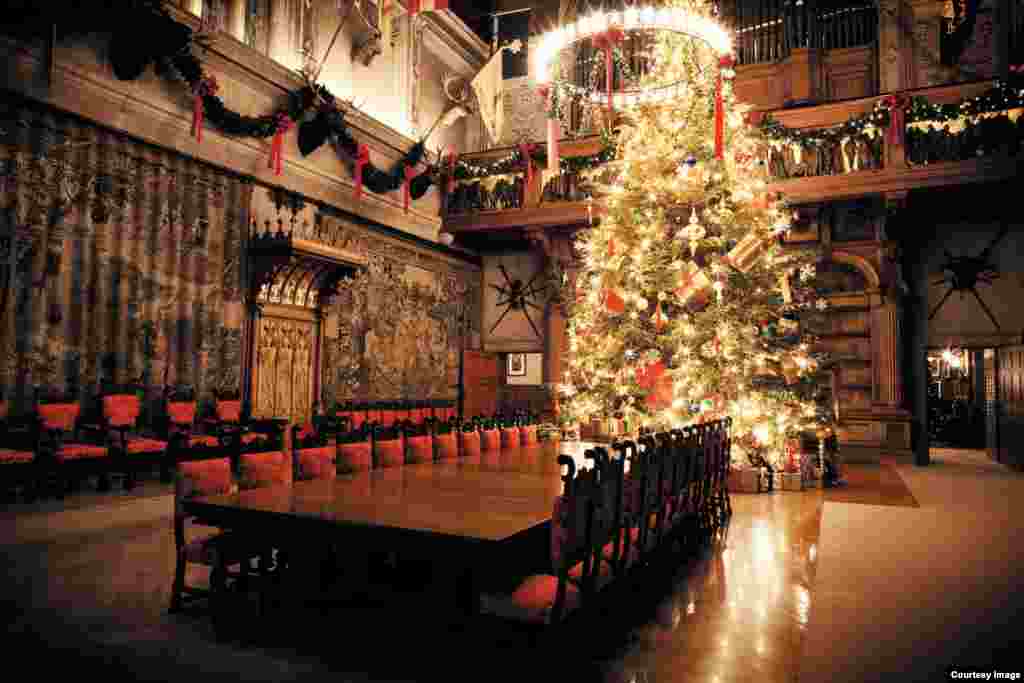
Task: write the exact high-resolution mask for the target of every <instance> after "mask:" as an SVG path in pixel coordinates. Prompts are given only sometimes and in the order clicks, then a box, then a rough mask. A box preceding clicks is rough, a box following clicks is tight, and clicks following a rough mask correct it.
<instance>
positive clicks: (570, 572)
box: [481, 455, 594, 624]
mask: <svg viewBox="0 0 1024 683" xmlns="http://www.w3.org/2000/svg"><path fill="white" fill-rule="evenodd" d="M558 462H559V464H561V465H562V466H564V467H566V468H567V470H568V472H567V474H566V475H564V476H563V478H562V479H563V481H564V482H565V483H564V490H563V493H562V495H560V496H558V497H557V498H556V499H555V502H554V506H553V510H552V513H551V560H552V572H553V573H551V574H533V575H531V576H528V577H526V578H525V579H523V580H522V582H520V583H519V585H518V587H517V588H516V589H515V590H514V591H513V592H512V594H511V595H484V596H483V598H482V600H481V607H482V609H483V611H484V612H487V613H490V614H494V615H496V616H499V617H503V618H509V619H515V620H520V621H526V622H530V623H534V624H555V623H558V622H560V621H562V620H563V618H564V617H566V616H567V615H568V614H570V613H572V612H574V611H575V610H577V609H578V608H580V607H581V606H582V605H583V596H584V591H583V589H581V588H580V587H578V586H579V583H580V582H581V581H582V583H583V584H586V583H588V582H589V574H590V572H591V571H593V569H592V567H591V565H592V561H593V552H592V551H593V548H592V545H591V541H592V537H591V536H590V534H589V531H590V529H591V521H592V515H593V510H594V506H593V504H592V499H593V476H594V475H593V473H592V472H588V471H586V470H584V471H581V472H579V473H577V471H576V466H575V463H574V461H573V460H572V458H570V457H568V456H565V455H560V456H558ZM574 575H575V576H576V577H578V580H574Z"/></svg>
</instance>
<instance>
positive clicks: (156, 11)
mask: <svg viewBox="0 0 1024 683" xmlns="http://www.w3.org/2000/svg"><path fill="white" fill-rule="evenodd" d="M82 4H83V3H78V2H71V1H70V0H57V1H55V2H51V3H46V4H45V5H44V6H42V7H39V8H33V9H32V12H31V13H30V14H29V15H28V16H27V17H26V21H25V22H24V25H23V26H22V27H21V30H20V31H18V32H16V34H17V35H24V36H26V37H27V36H28V35H29V34H31V35H33V36H36V37H39V35H48V34H49V27H50V26H51V25H52V24H53V23H54V22H56V24H57V25H58V26H60V27H61V32H60V35H61V36H68V35H81V34H88V33H93V32H104V31H110V30H111V27H113V35H112V37H111V41H110V61H111V64H112V66H113V69H114V74H115V76H117V78H118V79H120V80H124V81H132V80H135V79H137V78H139V77H140V76H142V74H143V73H144V72H145V70H146V68H147V67H148V66H149V65H150V64H155V65H156V69H157V72H158V73H163V74H164V75H165V76H178V77H180V78H181V79H182V80H184V81H185V82H186V83H188V85H189V86H190V88H191V89H192V92H193V93H197V94H199V96H201V97H202V106H203V118H204V119H205V120H206V121H208V122H209V123H210V124H212V125H214V126H216V127H217V128H219V129H220V130H221V131H223V132H224V133H226V134H228V135H233V136H238V137H252V138H264V139H265V138H269V137H273V136H274V135H275V134H276V133H278V131H279V130H286V129H287V128H288V127H289V126H290V125H291V123H293V122H294V123H297V124H299V136H298V137H299V149H300V152H301V153H302V155H303V156H306V155H308V154H310V153H312V152H313V150H315V149H317V148H318V147H320V145H322V144H323V143H324V142H327V141H328V140H332V141H333V142H334V143H335V145H336V147H337V148H338V149H339V150H340V151H341V152H343V153H344V154H346V155H348V156H349V157H350V158H351V159H352V161H353V163H354V160H355V159H356V157H357V155H358V154H359V148H360V145H359V143H358V141H357V140H356V139H355V138H354V137H353V136H352V133H351V132H350V131H349V129H348V126H347V125H346V124H345V118H344V113H343V112H342V111H341V110H340V109H339V108H338V105H337V101H336V99H335V98H334V96H333V95H331V93H330V92H329V91H328V90H327V88H326V87H324V86H323V85H316V86H314V87H310V86H304V87H302V88H299V89H297V90H295V91H293V92H291V93H289V95H288V101H287V103H286V104H285V105H284V106H283V107H280V108H279V109H278V110H277V111H275V112H273V113H271V114H266V115H263V116H245V115H243V114H240V113H238V112H237V111H234V110H232V109H230V108H229V107H228V106H227V105H226V104H225V103H224V101H223V100H222V99H221V98H220V97H218V96H217V94H216V90H217V86H216V81H215V79H213V78H212V77H208V76H206V75H204V73H203V68H202V64H201V63H200V61H199V60H198V59H197V58H196V57H195V55H193V53H192V49H193V47H194V45H195V44H196V42H197V40H196V36H194V35H193V32H192V29H191V28H190V27H188V26H185V25H183V24H180V23H179V22H177V21H176V20H175V19H174V18H173V17H172V16H171V15H170V14H169V13H168V11H167V9H166V8H165V7H164V6H163V4H162V3H161V2H160V1H159V0H121V1H120V2H118V1H116V0H105V1H103V2H96V3H88V5H89V6H88V7H87V8H86V7H81V6H80V5H82ZM44 30H45V31H46V32H45V33H41V32H42V31H44ZM425 153H426V148H425V146H424V143H423V141H420V142H417V143H416V144H415V145H413V146H412V147H411V148H410V149H409V151H408V152H406V153H405V155H404V156H403V157H402V159H400V160H399V161H398V162H397V163H395V164H394V166H392V167H391V169H389V170H381V169H378V168H377V167H375V166H374V165H373V164H372V163H368V164H366V165H365V166H364V167H363V186H364V187H366V188H367V189H368V190H370V191H371V192H375V193H377V194H383V193H385V192H392V191H395V190H398V189H400V188H401V187H402V185H403V184H404V183H405V168H406V167H407V166H408V167H415V166H416V165H417V164H419V163H420V162H421V161H423V158H424V155H425ZM435 173H436V166H434V165H430V166H428V168H427V171H426V172H424V173H421V174H420V175H418V176H416V177H415V178H413V179H412V181H411V182H410V192H409V194H410V196H411V197H412V198H413V199H418V198H420V197H421V196H423V195H424V194H426V192H427V190H428V189H429V188H430V186H431V185H432V184H433V183H434V177H435Z"/></svg>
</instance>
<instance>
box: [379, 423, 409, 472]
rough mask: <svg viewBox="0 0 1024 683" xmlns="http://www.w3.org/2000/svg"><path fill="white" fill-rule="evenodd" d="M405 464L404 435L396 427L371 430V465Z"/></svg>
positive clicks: (394, 465) (398, 465) (389, 465)
mask: <svg viewBox="0 0 1024 683" xmlns="http://www.w3.org/2000/svg"><path fill="white" fill-rule="evenodd" d="M404 464H405V435H404V434H403V433H402V430H401V429H399V428H398V427H376V428H374V430H373V466H374V467H400V466H402V465H404Z"/></svg>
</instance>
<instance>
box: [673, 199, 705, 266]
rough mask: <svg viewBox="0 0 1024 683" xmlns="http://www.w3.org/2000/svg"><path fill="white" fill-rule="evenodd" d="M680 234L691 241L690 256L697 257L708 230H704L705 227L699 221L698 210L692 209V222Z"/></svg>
mask: <svg viewBox="0 0 1024 683" xmlns="http://www.w3.org/2000/svg"><path fill="white" fill-rule="evenodd" d="M679 232H680V234H681V235H682V236H683V237H685V238H686V239H688V240H689V241H690V256H691V257H694V256H696V255H697V247H698V246H700V240H702V239H704V237H705V235H707V230H705V229H704V226H703V225H701V224H700V221H698V219H697V209H690V222H689V223H688V224H687V225H686V227H684V228H683V229H682V230H680V231H679Z"/></svg>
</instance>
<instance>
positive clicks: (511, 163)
mask: <svg viewBox="0 0 1024 683" xmlns="http://www.w3.org/2000/svg"><path fill="white" fill-rule="evenodd" d="M614 158H615V141H614V140H613V139H612V136H611V135H610V134H609V133H608V132H607V131H605V132H603V133H602V134H601V150H600V151H599V152H597V153H595V154H588V155H586V156H579V157H562V158H561V159H559V163H558V167H559V170H560V171H561V172H562V173H579V172H580V171H585V170H588V169H591V168H596V167H598V166H603V165H604V164H607V163H608V162H609V161H611V160H612V159H614ZM530 159H531V160H532V162H533V165H534V166H535V167H537V168H540V167H546V166H547V163H548V152H547V147H546V146H544V145H539V146H532V147H531V150H530ZM524 166H525V164H524V162H523V153H522V149H521V148H516V149H514V150H513V151H511V152H509V154H508V156H505V157H503V158H501V159H498V160H497V161H493V162H482V163H479V164H476V163H472V164H471V163H468V162H466V161H463V160H461V159H460V160H459V161H457V162H456V163H455V179H456V180H472V179H474V178H486V177H488V176H494V175H506V174H509V173H520V172H522V171H523V168H524Z"/></svg>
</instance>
